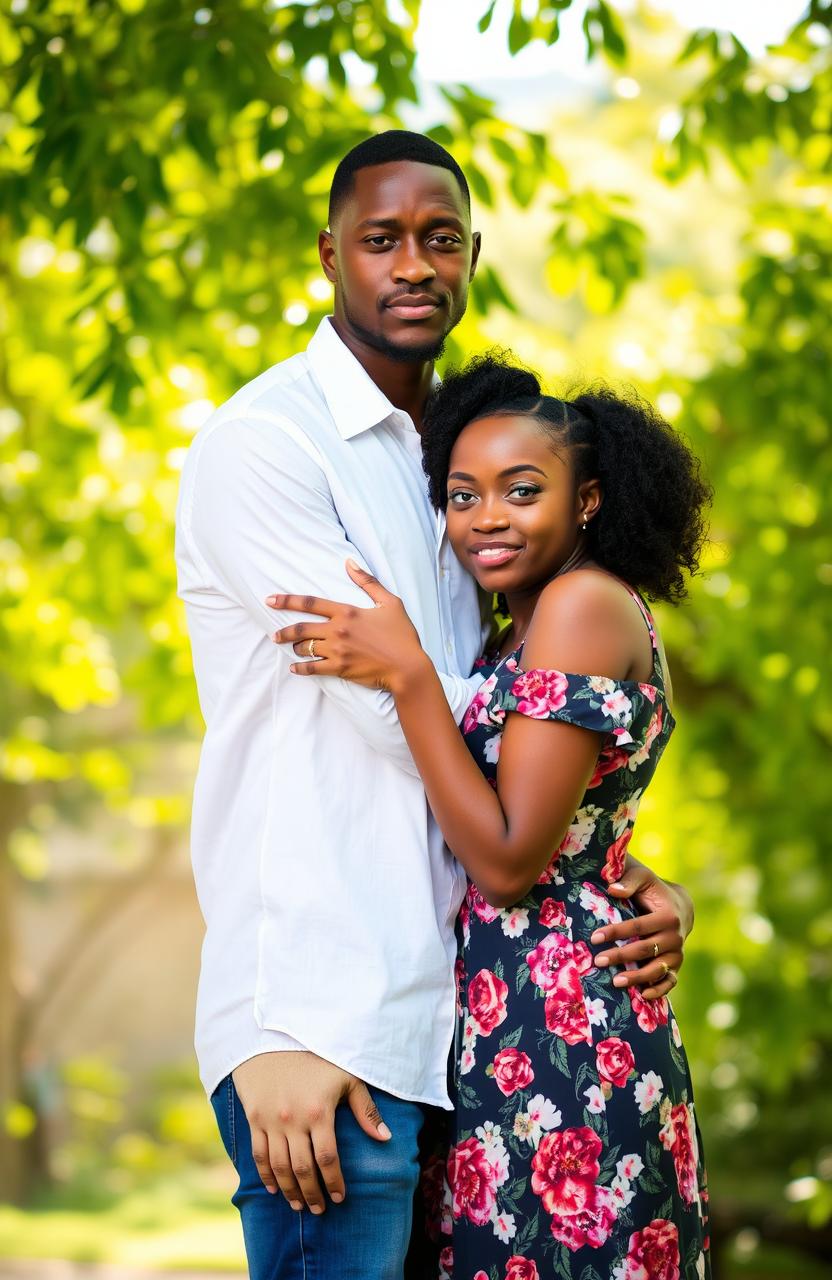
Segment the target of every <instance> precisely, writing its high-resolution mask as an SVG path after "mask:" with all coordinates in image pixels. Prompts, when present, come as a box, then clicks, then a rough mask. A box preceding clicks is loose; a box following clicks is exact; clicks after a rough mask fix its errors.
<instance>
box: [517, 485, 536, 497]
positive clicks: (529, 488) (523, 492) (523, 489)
mask: <svg viewBox="0 0 832 1280" xmlns="http://www.w3.org/2000/svg"><path fill="white" fill-rule="evenodd" d="M536 493H540V490H539V489H538V487H537V485H536V484H517V485H515V486H514V488H513V489H512V490H511V496H512V498H533V497H534V495H535V494H536Z"/></svg>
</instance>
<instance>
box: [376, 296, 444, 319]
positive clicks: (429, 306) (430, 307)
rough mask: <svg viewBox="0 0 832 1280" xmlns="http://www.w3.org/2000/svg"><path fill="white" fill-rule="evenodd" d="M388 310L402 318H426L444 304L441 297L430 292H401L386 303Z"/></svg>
mask: <svg viewBox="0 0 832 1280" xmlns="http://www.w3.org/2000/svg"><path fill="white" fill-rule="evenodd" d="M385 305H386V307H387V310H388V311H392V312H393V315H394V316H398V317H399V319H401V320H426V319H427V318H428V316H432V315H434V313H435V312H437V311H438V310H439V308H440V307H441V306H442V303H441V302H440V300H439V298H434V297H433V295H432V294H429V293H408V294H401V295H400V296H399V297H398V298H394V299H393V300H392V302H388V303H386V304H385Z"/></svg>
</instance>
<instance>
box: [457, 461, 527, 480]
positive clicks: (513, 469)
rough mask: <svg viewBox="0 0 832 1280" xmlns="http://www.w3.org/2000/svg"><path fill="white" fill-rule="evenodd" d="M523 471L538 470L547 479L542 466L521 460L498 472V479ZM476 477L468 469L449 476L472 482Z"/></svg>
mask: <svg viewBox="0 0 832 1280" xmlns="http://www.w3.org/2000/svg"><path fill="white" fill-rule="evenodd" d="M521 471H536V472H537V474H538V475H539V476H543V479H544V480H545V479H546V472H545V471H541V469H540V467H536V466H534V465H533V463H531V462H521V463H520V465H519V466H517V467H506V469H505V471H500V472H499V473H498V475H497V479H498V480H503V479H505V477H506V476H516V475H518V474H519V473H520V472H521ZM476 478H477V477H476V476H469V475H468V472H467V471H452V472H451V474H450V475H449V476H448V479H449V480H470V481H472V482H473V481H474V480H476Z"/></svg>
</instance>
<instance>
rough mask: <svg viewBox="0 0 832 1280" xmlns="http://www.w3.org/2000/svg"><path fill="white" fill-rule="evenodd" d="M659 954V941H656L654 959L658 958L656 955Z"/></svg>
mask: <svg viewBox="0 0 832 1280" xmlns="http://www.w3.org/2000/svg"><path fill="white" fill-rule="evenodd" d="M658 954H659V944H658V942H654V943H653V959H654V960H655V959H656V956H657V955H658Z"/></svg>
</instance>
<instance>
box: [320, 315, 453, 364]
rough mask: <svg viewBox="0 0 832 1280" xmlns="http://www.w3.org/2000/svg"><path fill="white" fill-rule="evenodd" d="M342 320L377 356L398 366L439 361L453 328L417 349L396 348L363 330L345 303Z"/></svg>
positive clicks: (391, 343)
mask: <svg viewBox="0 0 832 1280" xmlns="http://www.w3.org/2000/svg"><path fill="white" fill-rule="evenodd" d="M342 305H343V308H344V318H345V319H346V321H347V323H348V324H349V326H350V328H351V329H352V331H353V333H354V334H355V336H356V337H357V338H360V339H361V341H362V342H364V343H366V344H367V346H368V347H371V348H372V350H373V351H377V352H378V353H379V355H382V356H386V357H387V359H388V360H396V361H397V362H398V363H399V364H426V363H427V362H428V361H434V360H441V358H442V355H443V353H444V351H445V339H446V338H447V336H448V333H450V331H451V329H452V328H454V327H455V324H456V321H455V322H454V324H452V325H450V326H449V328H448V331H447V333H443V334H442V336H441V337H440V338H434V339H433V340H432V341H431V342H425V343H423V344H422V345H421V346H419V347H397V346H396V344H395V343H394V342H391V341H390V339H389V338H385V337H384V336H383V334H380V333H374V332H373V330H372V329H365V328H364V326H363V325H362V324H359V322H358V321H357V320H356V319H355V317H354V316H353V315H352V314H351V312H350V309H349V307H348V306H347V303H346V301H344V302H343V304H342Z"/></svg>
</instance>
